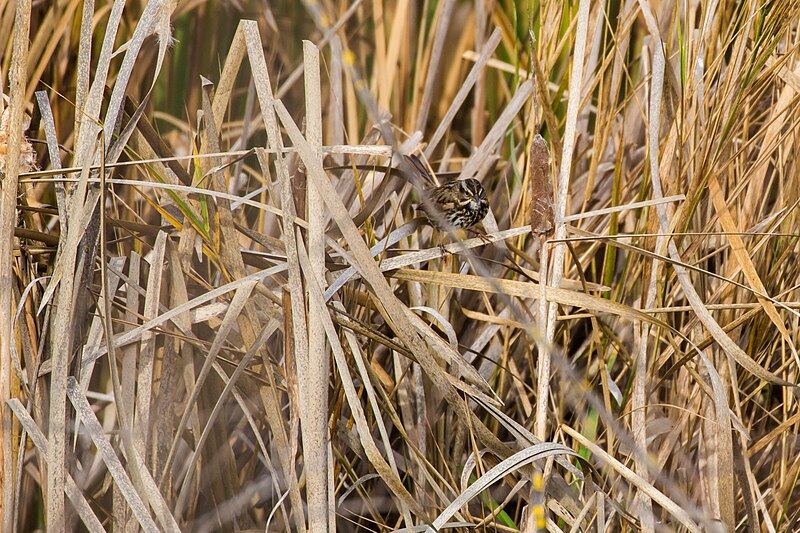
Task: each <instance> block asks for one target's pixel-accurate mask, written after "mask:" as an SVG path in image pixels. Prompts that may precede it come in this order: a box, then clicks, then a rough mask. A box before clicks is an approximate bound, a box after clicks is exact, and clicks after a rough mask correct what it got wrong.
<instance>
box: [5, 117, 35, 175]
mask: <svg viewBox="0 0 800 533" xmlns="http://www.w3.org/2000/svg"><path fill="white" fill-rule="evenodd" d="M9 109H10V108H8V107H6V108H5V110H4V111H3V117H2V119H0V174H5V173H6V158H7V156H8V120H9V115H8V111H9ZM35 168H36V152H34V151H33V146H31V143H30V141H29V140H28V138H27V137H25V136H24V135H23V136H22V146H21V147H20V152H19V171H20V172H30V171H32V170H34V169H35Z"/></svg>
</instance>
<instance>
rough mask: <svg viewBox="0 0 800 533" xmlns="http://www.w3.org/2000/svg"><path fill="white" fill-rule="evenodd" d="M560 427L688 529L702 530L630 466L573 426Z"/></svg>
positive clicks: (684, 512) (698, 532)
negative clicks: (609, 453) (612, 455)
mask: <svg viewBox="0 0 800 533" xmlns="http://www.w3.org/2000/svg"><path fill="white" fill-rule="evenodd" d="M560 429H561V430H562V431H563V432H564V433H566V434H567V435H569V436H570V437H572V438H574V439H575V440H576V441H578V442H579V443H580V444H581V445H583V446H585V447H586V448H587V449H588V450H589V451H590V452H591V453H592V454H594V455H596V456H597V457H598V458H599V459H600V460H602V461H603V462H606V463H608V464H609V465H610V466H611V467H612V468H613V469H614V470H615V471H616V472H618V473H619V474H620V475H621V476H622V477H623V478H625V479H626V480H628V482H630V483H632V484H633V485H635V486H636V488H637V489H639V490H641V491H642V492H644V493H645V494H647V496H648V497H650V498H652V499H653V501H655V502H656V503H658V504H659V505H660V506H662V507H663V508H664V509H666V510H667V511H668V512H669V513H670V514H671V515H672V516H674V517H675V518H677V519H678V520H679V521H680V523H681V524H682V525H683V526H684V527H685V528H686V529H687V530H688V531H693V532H697V533H700V531H702V530H701V529H700V528H699V527H698V526H697V524H696V523H695V522H694V521H693V520H692V518H691V517H690V516H689V514H688V513H687V512H686V511H684V510H683V509H681V507H680V506H679V505H677V504H676V503H675V502H673V501H672V500H670V499H669V498H668V497H667V496H666V495H665V494H664V493H662V492H661V491H660V490H658V489H657V488H655V487H654V486H653V485H652V484H650V483H648V482H647V481H645V480H644V479H642V478H641V477H639V476H637V475H636V474H635V473H634V472H633V471H631V470H630V469H629V468H628V467H626V466H625V465H623V464H622V463H620V462H619V461H617V460H616V459H614V458H613V457H611V456H610V455H608V454H607V453H606V452H605V451H603V449H602V448H600V447H599V446H597V445H596V444H594V443H592V442H589V440H588V439H586V437H584V436H583V435H581V434H580V433H578V432H577V431H575V430H574V429H572V428H571V427H568V426H562V427H561V428H560Z"/></svg>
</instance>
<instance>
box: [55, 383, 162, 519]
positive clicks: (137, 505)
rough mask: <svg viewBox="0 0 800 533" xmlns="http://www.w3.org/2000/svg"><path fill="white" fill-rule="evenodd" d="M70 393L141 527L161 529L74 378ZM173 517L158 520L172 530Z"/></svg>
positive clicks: (160, 516) (70, 397)
mask: <svg viewBox="0 0 800 533" xmlns="http://www.w3.org/2000/svg"><path fill="white" fill-rule="evenodd" d="M67 392H68V394H69V399H70V401H71V402H72V405H73V406H74V407H75V410H76V411H77V412H78V416H80V418H81V422H83V425H84V426H85V428H86V432H87V433H88V434H89V436H90V437H91V438H92V442H94V445H95V446H96V447H97V450H98V451H99V452H100V456H101V457H102V459H103V462H105V464H106V467H107V468H108V471H109V473H110V474H111V476H112V477H113V478H114V481H115V482H116V483H117V485H118V486H119V487H120V490H121V491H122V493H123V495H124V496H125V500H126V501H127V502H128V505H130V507H131V510H132V511H133V514H134V515H135V516H136V518H137V520H138V521H139V525H141V526H142V528H143V529H144V530H145V531H148V532H150V531H152V532H157V531H159V528H158V527H157V526H156V524H155V522H154V521H153V519H152V518H151V517H150V512H149V511H148V509H147V506H146V505H145V503H144V501H143V500H142V498H141V495H140V494H138V493H137V492H136V489H134V487H133V484H132V483H131V480H130V478H129V477H128V474H127V473H126V470H125V467H123V466H122V462H121V461H120V460H119V457H117V454H116V453H114V449H113V448H112V447H111V445H110V444H109V443H108V441H107V440H106V437H105V435H103V428H102V427H101V426H100V423H99V422H98V421H97V418H95V415H94V413H92V409H91V407H90V406H89V402H87V401H86V397H85V396H84V395H83V392H82V390H81V386H80V384H79V383H78V382H77V381H76V380H75V378H72V377H70V378H69V381H68V384H67ZM138 464H139V465H141V464H142V460H141V458H139V460H138ZM140 475H142V474H140ZM151 481H152V479H151ZM150 503H152V502H150ZM164 507H165V506H164ZM162 510H163V508H162ZM171 518H172V515H171V514H169V513H167V514H166V515H159V520H163V522H162V525H164V526H165V528H166V529H171V528H169V527H168V524H169V519H171ZM173 525H174V530H177V524H174V522H173Z"/></svg>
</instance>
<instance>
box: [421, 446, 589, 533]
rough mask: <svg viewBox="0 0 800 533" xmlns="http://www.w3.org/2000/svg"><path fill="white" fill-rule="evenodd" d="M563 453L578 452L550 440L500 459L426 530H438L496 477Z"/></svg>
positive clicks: (494, 481)
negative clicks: (502, 459)
mask: <svg viewBox="0 0 800 533" xmlns="http://www.w3.org/2000/svg"><path fill="white" fill-rule="evenodd" d="M556 454H563V455H573V456H577V455H578V454H577V453H576V452H575V451H573V450H572V449H571V448H567V447H566V446H564V445H562V444H556V443H552V442H542V443H540V444H534V445H533V446H530V447H528V448H525V449H524V450H521V451H519V452H517V453H515V454H514V455H512V456H511V457H509V458H508V459H505V460H504V461H501V462H500V463H499V464H498V465H497V466H495V467H494V468H492V469H491V470H489V471H488V472H486V473H485V474H484V475H482V476H481V477H479V478H478V479H477V480H476V481H475V482H474V483H473V484H472V485H470V486H469V488H468V489H467V490H465V491H464V492H462V493H461V494H459V495H458V498H456V499H455V500H453V502H452V503H450V505H448V506H447V508H446V509H445V510H444V511H442V512H441V513H440V514H439V516H437V517H436V519H435V520H434V521H433V523H432V524H431V526H430V528H429V529H428V531H439V529H440V528H441V527H443V526H444V524H445V523H446V522H447V521H448V520H449V519H450V518H451V517H452V516H453V514H455V512H456V511H457V510H458V509H460V508H461V507H463V506H464V505H466V503H467V502H469V501H470V500H471V499H472V498H474V497H475V496H477V495H478V494H480V493H481V492H482V491H483V490H484V489H485V488H486V487H488V486H489V485H491V484H492V483H496V482H497V480H498V479H501V478H502V477H504V476H507V475H509V474H510V473H512V472H514V471H516V470H519V469H521V468H522V467H524V466H526V465H528V464H530V463H532V462H534V461H539V460H542V459H545V458H547V457H550V456H553V455H556Z"/></svg>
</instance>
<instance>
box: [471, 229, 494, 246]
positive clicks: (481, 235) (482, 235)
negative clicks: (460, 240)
mask: <svg viewBox="0 0 800 533" xmlns="http://www.w3.org/2000/svg"><path fill="white" fill-rule="evenodd" d="M468 231H469V232H470V233H472V234H473V235H475V236H476V237H478V238H479V239H480V240H482V241H483V242H484V243H485V244H492V240H491V239H490V238H489V237H488V236H487V235H486V234H485V233H484V232H482V231H478V230H475V229H471V230H468Z"/></svg>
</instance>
